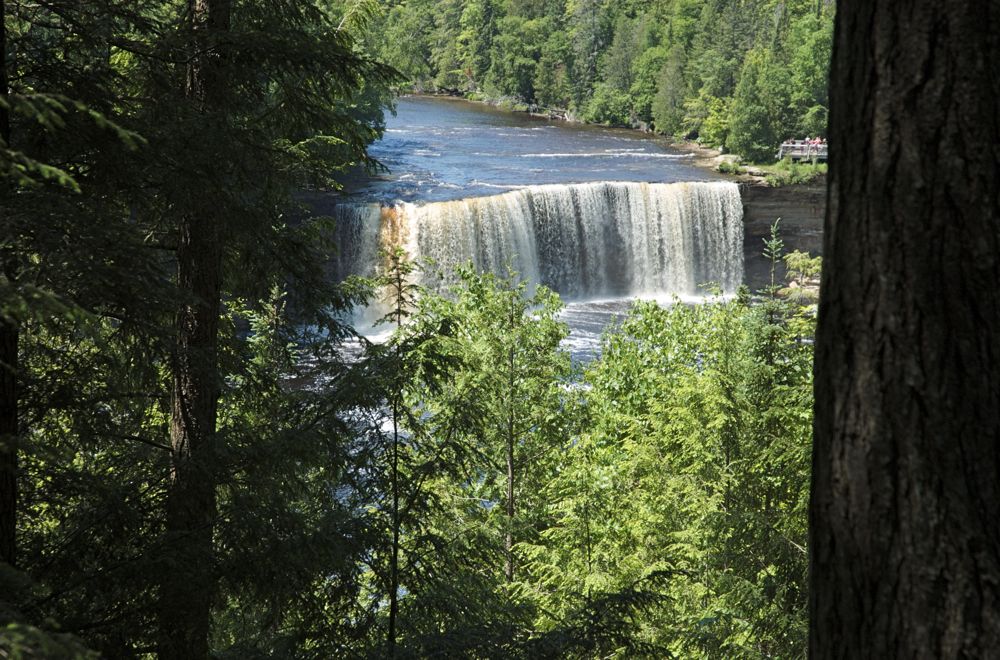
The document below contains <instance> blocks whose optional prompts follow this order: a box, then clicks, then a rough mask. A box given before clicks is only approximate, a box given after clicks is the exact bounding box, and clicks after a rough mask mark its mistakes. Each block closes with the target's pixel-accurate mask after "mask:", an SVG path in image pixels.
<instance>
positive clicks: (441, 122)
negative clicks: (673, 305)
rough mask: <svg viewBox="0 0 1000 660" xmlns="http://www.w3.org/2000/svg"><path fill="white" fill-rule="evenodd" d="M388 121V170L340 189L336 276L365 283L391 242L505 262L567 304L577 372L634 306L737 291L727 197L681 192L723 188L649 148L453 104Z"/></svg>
mask: <svg viewBox="0 0 1000 660" xmlns="http://www.w3.org/2000/svg"><path fill="white" fill-rule="evenodd" d="M397 110H398V111H397V115H396V116H395V117H392V118H390V119H389V121H388V128H387V132H386V136H385V138H384V139H383V140H382V141H380V142H379V143H377V144H375V145H373V147H372V149H371V153H372V155H373V156H375V157H376V158H377V159H379V160H380V161H381V162H382V163H383V164H385V165H386V166H387V167H388V168H389V169H390V171H389V172H387V173H383V174H381V175H379V176H377V177H373V178H361V179H358V180H356V181H354V182H352V183H351V184H349V188H350V190H351V196H350V198H349V199H348V200H345V199H344V198H343V197H340V198H339V199H338V200H337V207H336V209H334V210H333V211H332V212H333V213H334V215H335V216H336V217H337V218H338V236H337V243H338V245H340V246H341V254H340V256H339V258H338V259H337V263H336V264H335V267H336V271H337V272H338V273H339V274H340V275H346V274H348V273H356V274H364V275H370V274H372V273H373V271H374V267H375V262H376V260H377V256H376V255H377V252H378V248H379V246H380V245H382V246H384V245H385V244H386V243H392V242H394V243H400V244H403V245H404V246H405V247H406V248H407V250H408V252H410V253H411V256H412V257H417V258H420V257H431V258H433V259H434V260H435V262H436V263H438V264H439V265H445V266H448V265H452V264H455V263H460V262H463V261H465V260H469V259H471V260H472V261H473V263H474V264H475V265H476V266H477V267H479V268H480V269H483V270H493V271H502V270H503V264H505V263H511V264H512V265H514V266H515V267H516V268H517V269H518V270H519V272H521V273H522V275H523V276H524V277H526V278H527V279H529V280H530V281H531V282H533V283H543V284H546V285H548V286H550V287H551V288H554V289H555V290H556V291H558V292H559V293H561V294H562V295H563V297H564V299H566V300H567V301H568V304H567V309H566V311H565V313H564V315H563V317H564V319H565V320H566V322H567V323H568V324H569V326H570V329H571V333H572V334H571V337H570V339H569V340H568V341H567V346H568V348H569V349H570V350H571V351H572V353H573V355H574V357H575V358H577V359H579V360H588V359H590V358H592V357H593V356H594V354H595V353H596V351H597V349H598V348H599V343H600V336H601V333H602V332H603V330H604V329H605V328H606V327H608V325H610V324H613V323H615V322H616V319H617V318H619V317H620V316H621V315H622V314H623V313H624V312H625V311H626V310H627V309H628V307H629V306H630V304H631V303H632V301H634V300H635V299H636V298H640V297H641V298H655V299H659V300H674V299H676V298H677V297H680V298H681V299H684V300H691V299H693V298H694V299H696V298H698V296H699V289H698V285H699V284H701V283H703V282H715V283H718V284H720V285H722V286H723V288H724V289H726V290H733V289H734V288H735V286H737V285H738V283H739V281H740V280H741V278H742V270H743V263H742V249H741V244H742V222H741V217H742V205H741V203H740V199H739V193H738V191H737V189H736V186H735V185H733V184H731V183H725V182H722V181H719V182H717V183H696V184H688V183H685V182H695V181H700V182H706V181H718V180H719V179H720V178H721V177H718V176H717V175H714V174H713V173H711V172H707V171H705V170H701V169H697V168H695V167H693V166H691V165H690V164H689V159H688V158H687V157H686V156H684V155H683V154H679V153H677V152H676V151H673V150H671V149H670V148H669V147H668V146H666V145H665V144H663V143H662V141H660V140H657V139H655V138H653V137H651V136H647V135H643V134H640V133H636V132H634V131H626V130H617V129H607V128H601V127H589V126H581V125H575V124H567V123H565V122H549V121H547V120H542V119H537V118H532V117H529V116H527V115H525V114H523V113H522V114H513V113H506V112H502V111H498V110H494V109H491V108H488V107H486V106H482V105H479V104H470V103H466V102H462V101H455V100H450V99H439V98H425V97H411V98H404V99H401V100H400V101H399V104H398V109H397ZM599 182H600V183H599ZM647 184H653V185H647ZM329 201H333V200H322V201H321V202H320V204H319V205H318V206H320V207H325V206H326V205H327V202H329ZM425 284H429V285H432V286H433V284H434V282H431V281H428V282H425ZM379 315H380V314H378V312H377V310H367V311H366V313H361V314H359V315H358V316H357V318H356V321H357V323H358V327H359V329H360V330H362V332H366V334H368V333H373V334H379V333H378V332H377V331H374V332H373V330H369V329H368V328H367V327H366V326H367V323H366V321H367V320H370V319H372V318H374V317H377V316H379Z"/></svg>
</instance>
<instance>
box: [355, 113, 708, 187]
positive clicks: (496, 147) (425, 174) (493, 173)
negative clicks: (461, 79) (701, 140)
mask: <svg viewBox="0 0 1000 660" xmlns="http://www.w3.org/2000/svg"><path fill="white" fill-rule="evenodd" d="M371 154H372V155H373V156H374V157H375V158H377V159H378V160H379V161H381V162H382V163H383V164H384V165H385V166H386V167H388V168H389V172H388V173H384V174H381V175H379V176H378V177H376V178H375V179H374V180H370V181H366V182H363V181H356V182H354V184H353V185H352V191H353V193H354V195H353V196H354V197H356V198H360V199H364V200H378V201H381V202H385V203H393V202H397V201H405V202H430V201H444V200H453V199H461V198H466V197H482V196H486V195H493V194H496V193H498V192H503V191H504V190H510V189H513V188H519V187H523V186H527V185H539V184H556V183H583V182H587V181H641V182H648V183H652V182H664V183H666V182H674V181H706V180H711V179H716V178H718V177H717V176H716V175H714V174H713V173H711V172H706V171H705V170H701V169H697V168H694V167H692V166H691V165H690V164H689V161H690V158H689V157H687V155H685V154H681V153H679V152H677V151H676V150H673V149H671V148H670V147H668V146H666V145H665V144H664V143H663V141H662V140H660V139H657V138H655V137H653V136H649V135H644V134H642V133H638V132H636V131H629V130H624V129H612V128H604V127H599V126H585V125H580V124H569V123H566V122H562V121H549V120H546V119H540V118H537V117H531V116H529V115H527V114H525V113H511V112H504V111H501V110H497V109H494V108H490V107H488V106H484V105H481V104H475V103H468V102H465V101H460V100H455V99H447V98H431V97H404V98H401V99H399V102H398V104H397V112H396V116H395V117H392V116H390V117H388V122H387V128H386V134H385V137H384V138H383V139H382V140H381V141H380V142H378V143H376V144H375V145H373V146H372V148H371Z"/></svg>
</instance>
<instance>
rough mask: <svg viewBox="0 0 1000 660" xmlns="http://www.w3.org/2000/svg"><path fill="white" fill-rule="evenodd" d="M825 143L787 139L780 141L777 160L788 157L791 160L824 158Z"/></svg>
mask: <svg viewBox="0 0 1000 660" xmlns="http://www.w3.org/2000/svg"><path fill="white" fill-rule="evenodd" d="M826 155H827V144H826V142H821V143H820V144H815V143H811V142H807V141H806V140H789V141H787V142H782V143H781V148H779V149H778V160H781V159H782V158H785V157H786V156H787V157H790V158H791V159H792V160H814V159H815V160H824V161H825V160H826Z"/></svg>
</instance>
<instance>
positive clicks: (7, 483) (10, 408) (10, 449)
mask: <svg viewBox="0 0 1000 660" xmlns="http://www.w3.org/2000/svg"><path fill="white" fill-rule="evenodd" d="M6 9H7V8H6V3H5V2H4V0H0V99H3V100H4V101H6V100H7V97H8V91H9V87H10V84H9V76H8V72H7V25H6V18H7V11H6ZM10 137H11V136H10V112H9V111H8V109H7V108H6V107H3V106H0V140H2V141H3V143H4V145H7V146H9V145H10ZM0 185H4V184H0ZM6 194H7V191H5V190H2V189H0V195H6ZM4 212H5V211H4V209H3V201H2V200H0V213H4ZM0 259H2V262H3V263H2V264H0V269H2V272H0V276H2V277H4V278H5V279H7V280H8V281H13V279H14V278H15V277H16V273H15V270H16V267H15V264H14V258H13V254H11V253H10V252H9V251H8V250H7V249H5V248H0ZM19 330H20V328H19V327H18V324H17V322H16V321H15V320H13V319H5V318H3V316H0V561H2V562H7V563H8V564H10V565H11V566H13V565H15V564H16V559H17V542H16V534H17V506H18V496H17V492H18V489H17V450H18V435H17V433H18V429H17V414H18V413H17V411H18V392H17V389H18V388H17V366H18V343H19V339H20V332H19Z"/></svg>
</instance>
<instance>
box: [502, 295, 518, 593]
mask: <svg viewBox="0 0 1000 660" xmlns="http://www.w3.org/2000/svg"><path fill="white" fill-rule="evenodd" d="M515 295H516V294H515V293H513V292H512V293H511V299H510V331H511V333H513V332H514V329H515V328H514V322H515V311H516V310H515V308H514V305H515V298H514V296H515ZM514 351H515V348H514V346H513V345H511V347H510V355H509V364H508V365H507V377H508V380H509V382H508V383H507V397H508V408H507V448H506V449H507V530H506V535H505V536H504V552H505V553H506V555H507V564H506V566H505V567H504V568H505V570H504V574H505V575H506V577H507V582H513V581H514V512H515V507H514V379H515V376H516V374H515V373H514V367H515V359H514V358H515V354H514Z"/></svg>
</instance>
